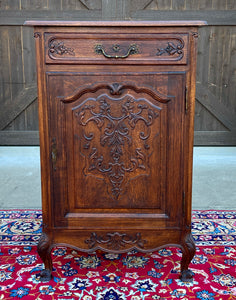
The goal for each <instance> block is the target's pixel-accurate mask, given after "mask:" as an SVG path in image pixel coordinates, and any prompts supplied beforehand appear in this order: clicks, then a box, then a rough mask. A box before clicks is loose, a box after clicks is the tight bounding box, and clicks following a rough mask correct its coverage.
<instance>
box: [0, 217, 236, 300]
mask: <svg viewBox="0 0 236 300" xmlns="http://www.w3.org/2000/svg"><path fill="white" fill-rule="evenodd" d="M235 219H236V218H235V212H233V211H230V212H222V211H221V212H219V211H218V212H217V211H214V212H213V211H211V212H210V211H198V212H196V211H195V212H193V234H194V238H195V240H196V244H197V251H196V255H195V257H194V259H193V260H192V262H191V264H190V269H191V270H192V272H193V273H194V280H193V282H192V283H183V282H181V281H180V280H179V273H180V260H181V257H182V254H181V251H180V249H178V248H174V247H169V248H164V249H161V250H159V251H155V252H153V253H147V254H144V253H138V252H136V251H131V252H129V253H125V254H108V253H104V252H102V251H97V252H96V253H90V254H86V253H82V252H78V251H75V250H73V249H70V248H66V247H56V248H54V249H53V250H52V259H53V279H52V280H51V281H50V282H46V283H45V282H44V283H42V282H40V281H39V272H40V270H42V268H43V264H42V261H41V259H40V258H39V256H38V254H37V251H36V243H37V241H38V237H39V234H40V232H41V212H40V211H12V212H10V211H8V212H7V211H5V212H0V239H1V240H0V241H1V243H0V300H9V299H23V300H24V299H25V300H27V299H29V300H31V299H32V300H35V299H36V300H44V299H45V300H47V299H53V300H54V299H55V300H56V299H60V300H77V299H81V300H144V299H145V300H152V299H162V300H165V299H166V300H170V299H182V300H189V299H193V300H194V299H195V300H197V299H200V300H206V299H208V300H214V299H218V300H226V299H227V300H231V299H236V272H235V268H236V243H235V227H236V226H235ZM204 237H206V239H204ZM207 243H208V244H207ZM202 244H203V245H202Z"/></svg>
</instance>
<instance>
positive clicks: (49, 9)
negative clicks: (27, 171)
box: [0, 0, 236, 145]
mask: <svg viewBox="0 0 236 300" xmlns="http://www.w3.org/2000/svg"><path fill="white" fill-rule="evenodd" d="M0 9H1V11H0V38H1V43H0V60H1V61H0V65H1V68H0V104H1V110H0V145H37V144H38V143H39V141H38V115H37V101H36V97H37V94H36V72H35V58H34V39H33V33H32V28H27V27H23V26H22V25H23V23H24V21H25V20H27V19H44V20H49V19H64V20H67V19H69V20H102V19H106V20H111V19H113V20H122V19H126V20H131V19H133V20H178V19H180V20H183V19H185V20H187V19H190V20H196V19H200V20H206V21H208V24H209V26H208V27H203V28H201V29H200V38H199V45H198V64H197V65H198V69H197V91H196V100H197V101H196V114H195V145H236V0H96V1H93V0H2V1H0Z"/></svg>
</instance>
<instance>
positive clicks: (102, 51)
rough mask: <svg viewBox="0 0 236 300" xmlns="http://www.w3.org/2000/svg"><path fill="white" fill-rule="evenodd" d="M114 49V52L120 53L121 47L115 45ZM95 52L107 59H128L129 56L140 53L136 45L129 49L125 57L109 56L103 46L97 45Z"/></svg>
mask: <svg viewBox="0 0 236 300" xmlns="http://www.w3.org/2000/svg"><path fill="white" fill-rule="evenodd" d="M112 49H113V51H114V52H119V51H120V46H119V45H113V46H112ZM95 52H96V53H97V54H103V55H104V56H105V57H106V58H127V57H128V56H129V55H133V54H137V53H138V46H137V45H136V44H131V45H130V46H129V48H128V51H127V53H126V54H124V55H117V54H116V55H110V54H107V53H106V51H105V49H104V47H103V45H96V46H95Z"/></svg>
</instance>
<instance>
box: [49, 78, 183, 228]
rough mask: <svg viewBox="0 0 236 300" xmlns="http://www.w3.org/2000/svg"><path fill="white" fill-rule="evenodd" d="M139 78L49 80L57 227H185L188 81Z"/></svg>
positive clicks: (53, 195) (53, 202) (181, 79)
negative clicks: (184, 148) (184, 155)
mask: <svg viewBox="0 0 236 300" xmlns="http://www.w3.org/2000/svg"><path fill="white" fill-rule="evenodd" d="M140 75H141V74H139V73H127V74H122V75H121V74H119V73H117V74H116V73H113V74H112V76H111V75H110V74H103V75H100V76H99V77H98V76H97V75H96V74H93V75H92V74H88V73H77V74H75V73H73V74H72V73H64V74H62V73H58V74H55V73H48V74H47V82H48V86H49V88H48V91H50V92H49V93H50V94H49V95H48V98H49V99H50V101H49V105H50V106H51V107H50V110H49V111H50V112H51V115H50V117H49V119H50V133H51V137H50V138H51V148H52V149H51V150H52V169H53V182H52V184H53V189H52V190H53V194H52V199H53V201H52V205H53V206H54V208H53V210H54V212H55V217H54V220H55V224H54V226H56V227H57V226H66V227H70V226H72V227H76V228H83V226H84V223H85V222H86V224H91V225H93V226H94V225H96V226H97V227H99V228H103V229H104V228H106V227H107V226H109V225H108V224H109V220H110V222H111V224H114V222H115V223H116V228H117V227H118V228H119V227H120V228H122V227H124V226H128V227H130V228H136V227H140V226H143V227H145V226H150V219H152V224H154V225H153V226H154V227H155V226H165V227H168V226H180V224H181V223H180V222H181V220H179V218H178V215H181V212H182V195H183V191H182V189H181V187H182V186H183V184H182V176H183V174H182V170H183V157H182V153H183V151H182V147H183V126H184V123H183V122H184V120H183V115H184V114H183V111H184V93H183V91H184V88H182V89H181V87H184V86H185V73H169V74H158V73H156V74H151V75H148V76H146V77H145V76H143V74H142V77H141V76H140ZM55 87H56V88H55ZM101 217H102V218H101ZM141 217H142V224H140V218H141ZM105 219H107V221H104V220H105ZM112 222H113V223H112ZM145 224H146V225H145Z"/></svg>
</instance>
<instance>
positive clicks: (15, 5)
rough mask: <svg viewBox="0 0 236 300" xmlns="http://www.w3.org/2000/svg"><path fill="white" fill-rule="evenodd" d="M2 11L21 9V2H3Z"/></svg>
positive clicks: (13, 0) (15, 0)
mask: <svg viewBox="0 0 236 300" xmlns="http://www.w3.org/2000/svg"><path fill="white" fill-rule="evenodd" d="M1 9H2V10H10V9H20V1H19V0H11V1H9V0H8V1H1Z"/></svg>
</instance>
